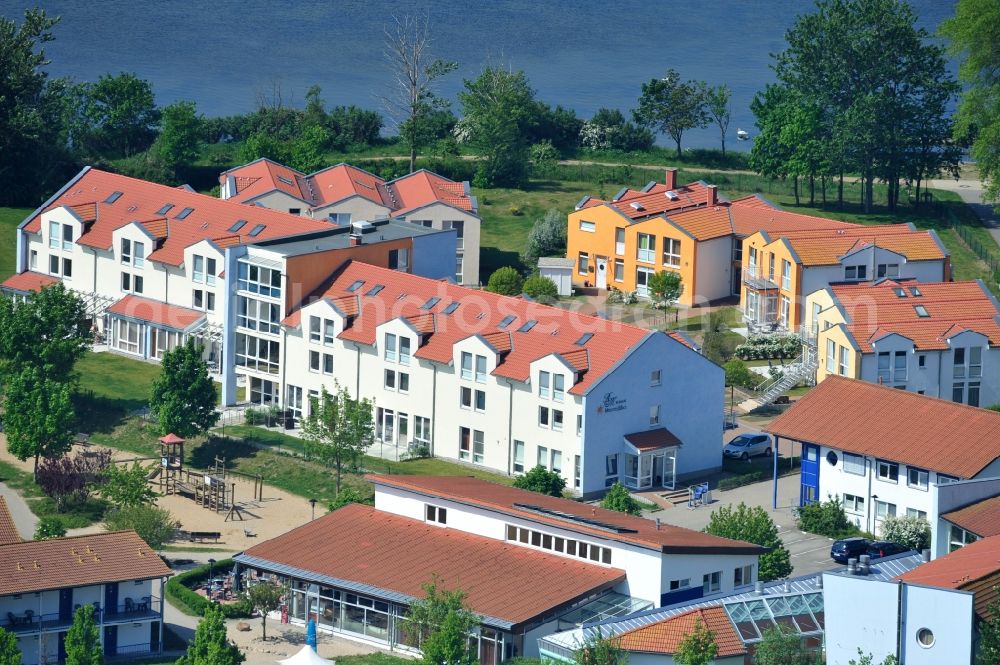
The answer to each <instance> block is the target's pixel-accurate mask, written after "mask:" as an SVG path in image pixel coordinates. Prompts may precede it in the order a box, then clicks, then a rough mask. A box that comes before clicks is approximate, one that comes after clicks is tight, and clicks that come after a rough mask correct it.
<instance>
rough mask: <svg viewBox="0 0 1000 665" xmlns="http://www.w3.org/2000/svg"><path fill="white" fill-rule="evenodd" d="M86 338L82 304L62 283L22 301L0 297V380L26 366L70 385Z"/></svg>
mask: <svg viewBox="0 0 1000 665" xmlns="http://www.w3.org/2000/svg"><path fill="white" fill-rule="evenodd" d="M91 340H92V335H91V332H90V327H89V326H88V325H87V310H86V307H85V306H84V304H83V301H81V300H80V298H79V297H77V295H76V294H75V293H73V292H72V291H70V290H69V289H67V288H66V287H65V286H64V285H63V284H62V283H58V284H53V285H52V286H48V287H45V288H44V289H42V290H41V291H40V292H38V293H37V294H35V295H34V296H32V298H31V299H30V300H28V301H27V302H14V300H12V299H10V298H0V381H2V382H6V381H8V380H9V379H10V377H11V376H12V375H14V374H21V373H22V372H23V371H24V369H26V368H27V367H34V368H36V369H38V370H39V371H40V372H41V374H42V376H43V377H44V378H47V379H54V380H58V381H59V382H60V383H66V382H70V383H72V382H73V381H74V380H75V378H76V374H75V372H74V370H73V368H74V366H75V365H76V362H77V361H78V360H79V359H80V358H82V357H83V354H84V353H86V352H87V349H88V348H89V345H90V342H91Z"/></svg>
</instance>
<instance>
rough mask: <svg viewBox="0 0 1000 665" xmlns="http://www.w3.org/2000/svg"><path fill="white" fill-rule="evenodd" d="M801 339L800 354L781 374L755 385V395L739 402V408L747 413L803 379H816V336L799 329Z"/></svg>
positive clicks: (769, 401) (775, 398)
mask: <svg viewBox="0 0 1000 665" xmlns="http://www.w3.org/2000/svg"><path fill="white" fill-rule="evenodd" d="M799 338H800V339H801V340H802V354H801V355H800V356H799V357H798V358H797V359H796V360H795V361H794V362H793V363H791V364H790V365H787V366H786V368H785V370H784V372H783V373H782V374H781V376H778V377H776V378H773V379H768V380H767V381H764V382H763V383H762V384H760V385H759V386H757V390H756V393H757V394H756V395H755V396H754V397H751V398H750V399H747V400H744V401H743V402H741V403H740V405H739V406H740V408H741V409H743V411H744V412H746V413H749V412H750V411H753V410H754V409H759V408H761V407H763V406H768V405H769V404H773V403H774V401H775V400H777V399H778V398H779V397H781V396H782V395H784V394H785V393H786V392H787V391H789V390H791V389H792V388H794V387H795V386H797V385H798V384H800V383H802V382H803V381H805V382H806V383H813V382H814V381H815V380H816V369H817V368H818V367H819V358H818V356H817V353H816V337H815V336H813V335H812V334H810V332H809V331H808V330H801V331H799Z"/></svg>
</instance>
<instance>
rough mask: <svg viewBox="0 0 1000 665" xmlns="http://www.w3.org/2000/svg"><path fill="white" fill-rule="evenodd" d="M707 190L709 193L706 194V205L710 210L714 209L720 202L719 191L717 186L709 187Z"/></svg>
mask: <svg viewBox="0 0 1000 665" xmlns="http://www.w3.org/2000/svg"><path fill="white" fill-rule="evenodd" d="M705 190H706V192H707V193H706V194H705V203H706V205H708V207H709V208H714V207H715V204H716V203H718V202H719V195H718V191H717V190H716V187H715V185H709V186H708V187H706V188H705Z"/></svg>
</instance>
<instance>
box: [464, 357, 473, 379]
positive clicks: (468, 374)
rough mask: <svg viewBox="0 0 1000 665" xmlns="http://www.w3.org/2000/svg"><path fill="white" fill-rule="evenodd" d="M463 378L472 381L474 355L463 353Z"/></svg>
mask: <svg viewBox="0 0 1000 665" xmlns="http://www.w3.org/2000/svg"><path fill="white" fill-rule="evenodd" d="M462 378H463V379H472V354H471V353H467V352H465V351H462Z"/></svg>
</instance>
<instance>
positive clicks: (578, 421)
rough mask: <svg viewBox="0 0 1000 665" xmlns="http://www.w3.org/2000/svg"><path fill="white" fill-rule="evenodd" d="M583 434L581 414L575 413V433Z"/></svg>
mask: <svg viewBox="0 0 1000 665" xmlns="http://www.w3.org/2000/svg"><path fill="white" fill-rule="evenodd" d="M581 434H583V414H582V413H578V414H576V435H577V436H580V435H581Z"/></svg>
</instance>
